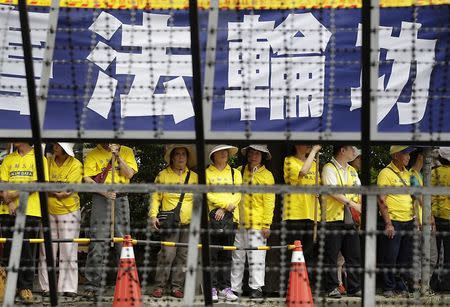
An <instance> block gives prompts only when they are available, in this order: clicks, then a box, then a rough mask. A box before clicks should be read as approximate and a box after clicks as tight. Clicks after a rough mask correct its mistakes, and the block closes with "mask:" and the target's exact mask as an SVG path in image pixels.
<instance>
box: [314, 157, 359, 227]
mask: <svg viewBox="0 0 450 307" xmlns="http://www.w3.org/2000/svg"><path fill="white" fill-rule="evenodd" d="M332 161H335V160H334V159H333V160H332ZM343 167H344V166H343ZM345 170H346V172H347V180H345V176H344V171H343V170H342V169H341V168H338V167H336V166H335V164H333V162H329V163H327V164H325V165H324V167H323V174H325V173H327V172H332V173H333V174H335V176H336V183H335V184H332V183H331V182H328V181H327V180H328V179H327V176H325V175H322V178H323V184H324V185H335V186H341V187H344V186H347V187H351V186H357V185H358V183H359V177H358V173H357V172H356V170H355V168H354V167H352V166H351V165H349V164H347V165H346V166H345ZM344 195H345V197H346V198H348V199H351V200H353V201H355V202H358V195H356V194H344ZM323 201H324V205H325V206H326V212H325V216H326V221H327V222H334V221H343V220H344V206H345V204H343V203H342V202H340V201H338V200H337V199H335V198H334V197H332V196H331V195H324V196H323Z"/></svg>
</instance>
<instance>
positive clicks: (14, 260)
mask: <svg viewBox="0 0 450 307" xmlns="http://www.w3.org/2000/svg"><path fill="white" fill-rule="evenodd" d="M27 205H28V193H27V192H20V194H19V207H18V208H17V210H16V219H15V221H14V235H13V240H12V244H11V253H10V255H9V263H8V277H7V280H6V290H5V298H4V301H3V306H8V307H9V306H15V304H14V298H15V297H16V289H17V277H18V270H19V267H20V255H21V254H22V241H23V236H24V230H25V222H26V218H27V216H26V212H27Z"/></svg>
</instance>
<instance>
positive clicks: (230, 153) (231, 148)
mask: <svg viewBox="0 0 450 307" xmlns="http://www.w3.org/2000/svg"><path fill="white" fill-rule="evenodd" d="M224 149H227V150H228V157H231V156H234V155H235V154H237V152H238V148H237V147H235V146H231V145H225V144H221V145H217V146H214V147H213V148H212V149H211V151H210V152H209V160H211V162H214V161H213V160H212V159H211V157H212V155H213V154H214V153H215V152H218V151H220V150H224Z"/></svg>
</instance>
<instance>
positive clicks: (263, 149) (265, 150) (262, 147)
mask: <svg viewBox="0 0 450 307" xmlns="http://www.w3.org/2000/svg"><path fill="white" fill-rule="evenodd" d="M250 148H251V149H254V150H257V151H260V152H262V153H265V154H266V159H267V160H270V159H272V155H271V154H270V151H269V149H268V148H267V145H263V144H252V145H248V146H247V147H244V148H242V149H241V154H242V155H243V156H244V157H245V156H247V150H248V149H250Z"/></svg>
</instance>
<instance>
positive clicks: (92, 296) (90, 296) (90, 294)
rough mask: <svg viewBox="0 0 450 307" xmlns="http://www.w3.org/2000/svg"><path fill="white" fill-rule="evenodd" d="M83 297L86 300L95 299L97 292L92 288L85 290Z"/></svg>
mask: <svg viewBox="0 0 450 307" xmlns="http://www.w3.org/2000/svg"><path fill="white" fill-rule="evenodd" d="M83 297H85V298H86V299H88V300H95V299H97V292H96V291H94V290H86V291H84V293H83Z"/></svg>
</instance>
